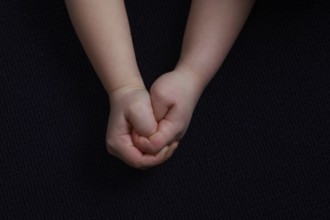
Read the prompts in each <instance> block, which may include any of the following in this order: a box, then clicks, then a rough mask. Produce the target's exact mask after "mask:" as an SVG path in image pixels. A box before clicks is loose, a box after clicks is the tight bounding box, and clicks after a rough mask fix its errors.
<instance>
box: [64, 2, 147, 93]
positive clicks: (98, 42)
mask: <svg viewBox="0 0 330 220" xmlns="http://www.w3.org/2000/svg"><path fill="white" fill-rule="evenodd" d="M65 2H66V5H67V9H68V12H69V15H70V18H71V21H72V24H73V26H74V28H75V30H76V33H77V35H78V37H79V39H80V41H81V43H82V45H83V47H84V49H85V51H86V53H87V56H88V57H89V59H90V61H91V63H92V65H93V67H94V69H95V71H96V73H97V74H98V76H99V78H100V80H101V82H102V84H103V86H104V88H105V89H106V90H107V92H108V94H110V93H111V92H112V91H114V90H116V89H118V88H121V87H125V86H130V85H133V86H141V87H142V86H144V84H143V81H142V79H141V76H140V73H139V70H138V66H137V63H136V58H135V53H134V48H133V43H132V39H131V33H130V28H129V22H128V18H127V14H126V9H125V4H124V0H97V1H93V0H66V1H65Z"/></svg>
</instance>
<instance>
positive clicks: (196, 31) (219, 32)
mask: <svg viewBox="0 0 330 220" xmlns="http://www.w3.org/2000/svg"><path fill="white" fill-rule="evenodd" d="M253 3H254V0H192V4H191V9H190V14H189V17H188V22H187V26H186V31H185V35H184V40H183V45H182V50H181V56H180V60H179V62H178V64H177V66H176V69H177V70H179V71H181V72H183V73H189V74H190V77H194V78H195V79H196V80H195V82H196V83H197V84H196V86H198V87H200V88H201V90H202V89H203V88H204V87H205V86H206V85H207V83H208V82H209V81H210V80H211V79H212V77H213V76H214V74H215V73H216V72H217V70H218V69H219V68H220V66H221V64H222V63H223V61H224V60H225V58H226V56H227V54H228V52H229V50H230V48H231V47H232V45H233V43H234V41H235V39H236V38H237V36H238V34H239V32H240V30H241V28H242V27H243V25H244V23H245V21H246V19H247V17H248V15H249V12H250V10H251V8H252V6H253Z"/></svg>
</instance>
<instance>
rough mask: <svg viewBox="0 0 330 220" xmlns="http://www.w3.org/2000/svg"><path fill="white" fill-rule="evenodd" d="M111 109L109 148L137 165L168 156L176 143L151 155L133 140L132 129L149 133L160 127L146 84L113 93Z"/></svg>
mask: <svg viewBox="0 0 330 220" xmlns="http://www.w3.org/2000/svg"><path fill="white" fill-rule="evenodd" d="M109 97H110V105H111V111H110V116H109V123H108V129H107V138H106V140H107V149H108V151H109V153H110V154H112V155H114V156H116V157H118V158H120V159H121V160H123V161H124V162H125V163H127V164H128V165H130V166H132V167H135V168H141V169H144V168H149V167H152V166H156V165H159V164H161V163H163V162H164V161H165V160H167V159H168V158H169V157H170V156H171V155H172V153H173V151H174V150H175V148H176V145H175V144H172V145H169V146H165V145H164V146H163V148H162V149H161V150H160V151H158V153H157V154H154V155H148V154H145V153H144V152H143V151H141V150H139V149H138V148H136V147H135V146H134V144H133V142H132V131H133V130H135V131H136V132H138V133H139V134H141V135H143V136H145V137H149V136H151V135H152V134H153V133H154V132H156V131H157V122H156V120H155V117H154V114H153V110H152V107H151V102H150V96H149V93H148V91H147V90H146V89H145V88H143V87H132V86H128V87H124V88H120V89H117V90H115V91H113V92H111V94H110V96H109Z"/></svg>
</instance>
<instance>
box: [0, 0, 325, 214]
mask: <svg viewBox="0 0 330 220" xmlns="http://www.w3.org/2000/svg"><path fill="white" fill-rule="evenodd" d="M126 4H127V10H128V13H129V19H130V22H131V29H132V36H133V40H134V44H135V50H136V56H137V59H138V64H139V67H140V70H141V74H142V76H143V78H144V80H145V82H146V85H147V87H148V88H149V87H150V85H151V84H152V82H153V81H154V80H155V79H156V78H157V77H158V76H160V75H161V74H163V73H165V72H167V71H170V70H171V69H173V67H174V66H175V63H176V61H177V59H178V57H179V52H180V45H181V42H182V36H183V33H184V27H185V23H186V19H187V15H188V11H189V4H190V1H185V0H181V1H177V0H166V1H155V0H143V1H136V0H127V1H126ZM329 12H330V3H329V1H328V0H304V1H298V0H292V1H269V0H268V1H258V2H257V3H256V5H255V7H254V9H253V11H252V13H251V16H250V18H249V20H248V21H247V23H246V25H245V27H244V29H243V30H242V32H241V34H240V36H239V38H238V39H237V41H236V43H235V45H234V47H233V48H232V50H231V52H230V53H229V55H228V57H227V59H226V61H225V63H224V64H223V66H222V68H221V69H220V70H219V72H218V73H217V75H216V76H215V78H214V79H213V80H212V81H211V83H210V84H209V86H208V87H207V88H206V90H205V92H204V94H203V95H202V97H201V99H200V102H199V103H198V105H197V107H196V110H195V113H194V116H193V119H192V122H191V125H190V127H189V129H188V131H187V133H186V135H185V137H184V138H183V140H182V142H181V144H180V147H179V148H178V150H177V151H176V153H175V154H174V155H173V157H172V158H171V159H170V160H169V161H167V162H166V163H165V164H163V165H161V166H159V167H156V168H153V169H150V170H147V171H138V170H135V169H133V168H130V167H128V166H126V165H125V164H124V163H123V162H121V161H120V160H118V159H116V158H114V157H112V156H110V155H108V154H107V151H106V148H105V131H106V126H107V119H108V114H109V108H110V106H109V103H108V99H107V95H106V93H105V91H104V89H103V88H102V85H101V83H100V81H99V79H98V78H97V76H96V74H95V72H94V70H93V68H92V66H91V64H90V63H89V61H88V59H87V56H86V55H85V53H84V51H83V49H82V47H81V45H80V43H79V40H78V38H77V36H76V34H75V32H74V30H73V27H72V25H71V23H70V20H69V17H68V14H67V11H66V8H65V5H64V2H62V1H42V0H33V1H18V0H10V1H9V0H2V1H1V2H0V216H1V217H0V218H1V219H183V218H185V219H201V218H206V219H256V218H258V219H259V218H260V219H268V218H275V219H282V218H288V219H326V218H327V217H328V216H329V215H330V212H329V210H330V201H329V200H330V199H329V198H330V193H329V191H330V190H329V185H330V172H329V167H330V164H329V161H330V150H329V149H330V116H329V114H330V88H329V86H330V64H329V63H330V62H329V60H330V37H329V36H330V28H329V27H330V13H329Z"/></svg>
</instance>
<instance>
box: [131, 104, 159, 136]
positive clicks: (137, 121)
mask: <svg viewBox="0 0 330 220" xmlns="http://www.w3.org/2000/svg"><path fill="white" fill-rule="evenodd" d="M127 119H128V121H129V122H130V124H131V125H132V127H133V128H132V129H133V131H135V132H137V133H138V134H139V135H142V136H144V137H150V136H151V135H152V134H154V133H155V132H156V131H157V127H158V123H157V121H156V119H155V116H154V114H153V110H152V107H151V103H150V105H147V106H146V105H143V106H140V107H137V108H135V109H132V111H131V112H130V113H129V115H128V117H127Z"/></svg>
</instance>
